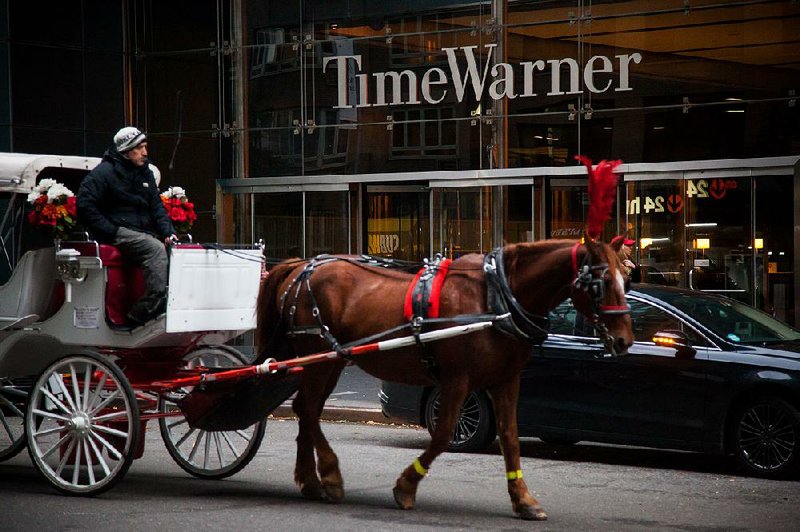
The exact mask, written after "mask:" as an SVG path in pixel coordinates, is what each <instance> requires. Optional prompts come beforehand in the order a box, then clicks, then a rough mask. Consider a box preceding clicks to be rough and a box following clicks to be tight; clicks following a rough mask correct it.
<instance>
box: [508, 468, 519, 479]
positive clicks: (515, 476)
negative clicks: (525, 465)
mask: <svg viewBox="0 0 800 532" xmlns="http://www.w3.org/2000/svg"><path fill="white" fill-rule="evenodd" d="M506 478H507V479H508V480H517V479H518V478H522V469H517V470H516V471H508V472H506Z"/></svg>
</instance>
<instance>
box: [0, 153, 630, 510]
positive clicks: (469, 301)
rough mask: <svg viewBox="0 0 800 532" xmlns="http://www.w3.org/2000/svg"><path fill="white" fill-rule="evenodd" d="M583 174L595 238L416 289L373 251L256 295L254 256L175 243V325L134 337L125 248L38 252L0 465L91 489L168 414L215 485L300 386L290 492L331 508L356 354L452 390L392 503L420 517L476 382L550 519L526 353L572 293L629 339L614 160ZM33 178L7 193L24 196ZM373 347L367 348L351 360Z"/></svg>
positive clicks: (16, 289) (508, 452)
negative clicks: (333, 408)
mask: <svg viewBox="0 0 800 532" xmlns="http://www.w3.org/2000/svg"><path fill="white" fill-rule="evenodd" d="M62 164H63V163H62ZM83 164H85V162H84V163H83ZM587 166H588V167H589V174H590V181H589V194H590V197H591V198H592V204H591V205H590V212H589V215H588V221H587V233H586V236H587V239H586V241H585V242H574V241H567V240H556V241H544V242H535V243H521V244H513V245H508V246H505V247H501V248H497V249H495V250H494V251H493V252H491V253H489V254H487V255H486V256H483V255H474V254H473V255H467V256H465V257H461V258H458V259H457V260H453V261H452V262H451V261H449V260H442V261H440V260H435V261H430V262H428V263H427V264H426V266H425V267H423V268H422V269H421V270H420V271H419V272H418V273H417V275H416V276H414V275H413V274H412V273H408V272H405V271H398V270H397V269H393V268H391V267H390V266H392V265H393V264H392V261H382V260H376V259H374V258H371V257H364V256H360V257H355V256H331V255H324V256H318V257H314V258H312V259H306V260H300V259H298V260H290V261H285V262H283V263H281V264H279V265H277V266H275V267H274V268H273V269H272V270H271V271H270V274H269V276H268V278H267V280H266V282H264V283H263V284H262V287H261V289H260V294H259V282H260V272H261V261H262V257H261V250H260V249H223V248H221V247H219V246H197V245H191V244H190V245H178V246H174V247H173V248H172V251H171V258H170V274H169V292H168V294H169V295H168V304H167V310H166V313H165V314H164V315H162V316H160V317H158V318H157V319H155V320H153V321H151V322H149V323H146V324H144V325H143V326H140V327H136V328H133V329H131V328H129V327H125V324H124V323H122V322H120V320H122V319H123V318H122V317H124V315H125V305H126V304H128V303H129V302H131V301H133V300H134V299H135V297H136V296H135V286H136V281H135V279H136V275H135V272H126V266H125V264H124V263H123V262H122V261H121V258H120V257H119V254H118V252H117V251H116V250H115V249H113V248H110V247H107V246H100V245H96V244H94V243H90V242H59V243H57V245H56V246H55V247H53V248H45V249H37V250H35V251H31V252H29V253H27V254H26V255H24V256H23V257H22V259H21V260H20V261H19V263H18V264H17V265H16V268H15V269H14V274H13V276H12V278H11V280H10V281H9V282H8V283H6V285H4V286H3V287H2V288H0V302H2V306H0V421H1V422H2V423H1V425H0V437H1V438H4V439H0V459H3V458H7V457H9V456H12V455H13V454H15V453H16V452H19V451H20V450H21V449H22V448H23V447H24V446H25V445H26V442H27V446H28V448H29V451H30V454H31V457H32V459H33V461H34V463H35V465H36V466H37V468H38V469H39V471H41V472H42V474H43V475H44V476H45V478H47V479H48V480H49V481H50V483H51V484H53V485H54V486H55V487H56V488H58V489H60V490H62V491H65V492H68V493H75V494H93V493H99V492H101V491H103V490H105V489H108V488H109V487H110V486H111V485H113V484H114V483H115V482H116V481H117V480H119V479H120V478H121V477H122V476H123V475H124V473H125V472H126V471H127V469H128V467H129V465H130V463H131V461H132V460H133V459H134V458H135V457H137V456H140V455H141V453H142V451H143V448H142V442H143V440H142V438H141V433H142V432H143V429H144V425H145V424H146V422H147V421H149V420H157V421H158V423H159V425H160V429H161V434H162V436H163V438H164V441H165V444H166V446H167V449H168V450H169V452H170V454H171V455H172V457H173V458H174V459H175V460H176V462H177V463H178V464H179V465H180V466H181V467H182V468H184V469H185V470H187V471H188V472H190V473H192V474H194V475H197V476H200V477H205V478H222V477H225V476H228V475H231V474H233V473H235V472H237V471H239V470H240V469H241V468H242V467H244V466H245V465H246V464H247V463H248V462H249V461H250V460H251V459H252V457H253V455H254V454H255V452H256V450H257V448H258V445H259V443H260V441H261V438H262V437H263V433H264V423H265V421H264V419H265V417H266V415H267V414H268V413H269V412H271V411H272V410H273V409H274V408H275V407H276V406H277V405H278V404H280V403H281V402H282V401H283V400H285V399H286V398H288V397H289V396H290V395H291V394H292V393H294V392H295V391H297V396H296V398H295V400H294V403H293V408H294V411H295V413H296V414H297V416H298V418H299V427H300V429H299V435H298V438H297V449H298V450H297V459H296V466H295V481H296V482H297V484H298V485H299V487H300V490H301V493H302V494H303V495H304V496H305V497H307V498H310V499H327V500H329V501H333V502H336V501H339V500H341V499H342V497H343V496H344V487H343V481H342V477H341V472H340V471H339V466H338V459H337V457H336V455H335V454H334V452H333V450H332V449H331V447H330V445H329V443H328V442H327V440H326V439H325V436H324V434H323V433H322V430H321V428H320V426H319V417H320V413H321V411H322V405H323V404H324V402H325V400H326V398H327V397H328V395H329V394H330V393H331V391H332V390H333V388H334V386H335V385H336V381H337V379H338V376H339V374H340V373H341V371H342V369H343V367H344V366H345V364H346V363H347V362H348V361H355V362H356V363H358V364H359V365H360V366H361V367H362V368H363V369H365V370H366V371H367V372H368V373H371V374H372V375H374V376H377V377H379V378H383V379H386V380H397V381H399V382H405V383H408V384H432V383H434V382H438V383H439V385H440V387H441V395H440V406H439V411H438V419H437V427H436V428H435V429H434V431H433V434H432V441H431V444H430V445H429V447H428V448H427V449H426V450H425V452H423V453H422V454H421V455H420V456H419V457H417V458H416V459H415V460H414V461H413V462H412V464H411V465H410V466H408V467H407V468H406V469H405V470H404V471H403V472H402V473H401V475H400V477H399V478H398V479H397V483H396V485H395V488H394V499H395V501H396V503H397V504H398V506H400V507H401V508H404V509H410V508H413V506H414V503H415V497H416V491H417V487H418V485H419V482H420V481H421V480H422V479H423V478H424V477H425V475H426V473H427V471H428V468H429V467H430V466H431V464H432V462H433V461H434V459H435V458H436V456H438V455H439V454H440V453H441V452H443V451H444V450H445V449H446V448H447V445H448V443H449V441H450V438H451V436H452V434H453V430H454V428H455V424H456V421H457V418H458V413H459V410H460V408H461V405H462V404H463V401H464V399H465V398H466V396H467V394H468V393H469V392H470V391H471V390H473V389H475V388H483V389H485V390H487V391H488V392H489V393H490V394H491V396H492V401H493V406H494V411H495V419H496V423H497V433H498V435H499V436H500V440H501V449H502V450H503V454H504V458H505V476H506V479H507V481H508V492H509V495H510V497H511V502H512V507H513V509H514V512H515V513H516V514H517V515H518V516H520V517H522V518H524V519H545V518H546V514H545V512H544V510H543V509H542V508H541V506H540V505H539V503H538V501H536V499H534V498H533V497H532V496H531V494H530V492H529V491H528V488H527V486H526V484H525V481H524V480H523V479H522V470H521V465H520V456H519V443H518V441H517V426H516V403H517V398H518V393H519V378H520V373H521V371H522V369H523V367H524V365H525V362H526V360H527V359H528V353H529V349H530V345H531V343H536V342H541V341H543V340H544V338H545V337H546V336H547V318H546V316H547V313H548V311H549V310H551V309H552V308H553V307H555V306H556V305H557V304H558V303H560V302H561V301H563V300H564V299H566V298H567V297H571V298H572V299H573V302H574V303H575V306H576V308H577V309H578V310H579V311H580V312H582V313H584V314H585V315H587V316H588V317H589V318H590V319H591V320H592V322H593V324H594V325H595V328H596V329H597V330H598V331H599V333H600V336H601V337H602V338H603V340H604V342H605V345H606V347H607V349H608V351H609V353H610V354H611V355H618V354H624V352H625V351H626V349H627V347H628V346H629V345H631V343H632V339H633V336H632V330H631V321H630V316H629V315H628V314H629V312H630V309H629V307H628V306H627V304H626V303H625V288H624V287H625V280H624V278H623V275H622V273H621V270H620V268H619V261H618V259H617V257H616V253H615V251H614V250H613V249H612V248H611V247H610V246H609V245H607V244H604V243H602V242H600V241H599V240H597V239H598V237H599V235H600V232H601V230H602V225H603V223H604V222H605V220H606V219H607V218H608V211H610V208H611V205H612V203H613V198H614V194H615V186H616V177H615V176H613V174H612V171H613V168H614V166H615V164H613V163H611V164H606V163H601V165H600V167H601V170H602V171H597V172H594V171H593V170H592V167H591V164H590V163H588V162H587ZM0 183H3V181H0ZM26 185H27V186H30V183H26V182H25V180H24V179H18V180H17V181H13V180H12V181H8V187H9V188H13V187H17V188H18V189H19V190H21V191H22V192H24V191H25V187H26ZM0 234H2V226H0ZM376 292H379V293H380V297H375V294H376ZM9 302H13V303H9ZM257 302H258V304H257V306H256V303H257ZM256 315H257V322H256V321H255V320H256ZM256 325H257V339H258V346H259V350H260V352H259V354H258V357H257V358H256V360H255V361H254V362H253V363H252V364H251V365H246V364H245V360H244V358H243V356H242V355H241V354H240V353H239V352H238V351H236V350H235V349H232V348H230V347H226V346H225V345H224V342H225V341H226V340H228V339H230V338H232V337H234V336H236V335H237V334H239V333H241V332H242V331H245V330H248V329H252V328H253V327H255V326H256ZM464 335H469V336H464ZM429 344H431V345H429ZM390 350H391V351H394V352H393V353H391V354H387V353H383V354H381V353H378V352H380V351H390ZM366 353H373V355H370V356H363V357H362V356H357V355H362V354H366ZM273 356H274V357H275V358H270V357H273ZM276 358H277V359H278V360H276ZM236 366H240V367H236Z"/></svg>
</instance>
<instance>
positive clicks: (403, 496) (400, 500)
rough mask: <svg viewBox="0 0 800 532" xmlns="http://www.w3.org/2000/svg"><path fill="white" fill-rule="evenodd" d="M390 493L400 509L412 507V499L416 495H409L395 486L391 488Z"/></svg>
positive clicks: (411, 508)
mask: <svg viewBox="0 0 800 532" xmlns="http://www.w3.org/2000/svg"><path fill="white" fill-rule="evenodd" d="M392 494H393V495H394V502H396V503H397V506H399V507H400V509H402V510H413V509H414V500H415V499H416V497H414V495H409V494H408V493H406V492H404V491H402V490H401V489H400V488H398V487H397V486H395V487H394V489H393V490H392Z"/></svg>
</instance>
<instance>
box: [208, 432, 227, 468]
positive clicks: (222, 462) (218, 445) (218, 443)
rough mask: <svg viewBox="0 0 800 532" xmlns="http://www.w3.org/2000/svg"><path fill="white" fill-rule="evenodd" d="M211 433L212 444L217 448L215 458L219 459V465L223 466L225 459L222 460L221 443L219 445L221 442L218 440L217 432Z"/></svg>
mask: <svg viewBox="0 0 800 532" xmlns="http://www.w3.org/2000/svg"><path fill="white" fill-rule="evenodd" d="M211 434H213V435H214V445H215V446H216V448H217V460H219V466H220V467H224V466H225V460H223V458H222V445H221V443H222V442H221V441H220V438H219V432H212V433H211Z"/></svg>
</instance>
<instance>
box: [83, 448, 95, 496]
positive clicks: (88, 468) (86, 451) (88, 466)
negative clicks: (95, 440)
mask: <svg viewBox="0 0 800 532" xmlns="http://www.w3.org/2000/svg"><path fill="white" fill-rule="evenodd" d="M89 453H91V450H90V449H89V445H88V444H87V443H86V442H84V443H83V454H84V458H86V472H87V473H88V474H89V485H90V486H92V485H94V483H95V482H96V481H95V479H94V462H92V457H91V455H90V454H89Z"/></svg>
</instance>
